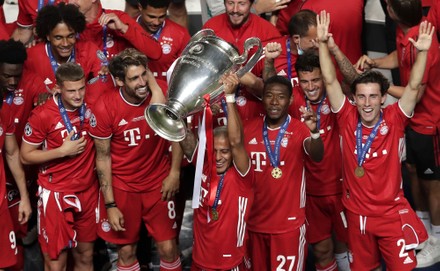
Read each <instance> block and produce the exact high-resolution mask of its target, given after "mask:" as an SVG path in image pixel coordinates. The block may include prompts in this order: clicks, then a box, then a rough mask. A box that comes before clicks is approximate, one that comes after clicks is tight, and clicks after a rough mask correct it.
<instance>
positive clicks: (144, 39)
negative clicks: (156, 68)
mask: <svg viewBox="0 0 440 271" xmlns="http://www.w3.org/2000/svg"><path fill="white" fill-rule="evenodd" d="M112 12H114V13H115V14H116V15H117V16H118V17H119V19H121V21H122V22H123V23H124V24H127V25H128V30H127V32H126V33H125V34H122V33H120V32H119V31H115V33H117V34H118V35H120V36H121V37H123V38H124V39H126V40H127V41H128V42H130V43H131V44H132V45H133V46H134V47H135V48H136V49H138V50H139V51H141V52H142V53H144V54H145V55H146V56H147V57H148V58H150V59H153V60H158V59H159V58H160V57H161V56H162V47H161V46H160V44H159V43H158V42H157V41H156V40H155V39H154V38H152V37H151V36H150V35H149V34H148V33H147V32H145V30H144V29H143V28H142V27H141V26H140V25H139V24H138V23H137V22H136V21H135V20H134V19H133V18H131V17H130V16H129V15H128V14H126V13H125V12H122V11H116V10H113V11H112Z"/></svg>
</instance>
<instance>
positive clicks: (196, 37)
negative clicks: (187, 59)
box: [180, 28, 215, 56]
mask: <svg viewBox="0 0 440 271" xmlns="http://www.w3.org/2000/svg"><path fill="white" fill-rule="evenodd" d="M209 36H215V32H214V30H212V29H208V28H207V29H202V30H200V31H198V32H197V33H195V34H194V35H193V36H192V37H191V39H190V40H189V41H188V43H187V45H186V46H185V49H183V51H182V53H181V54H180V55H181V56H183V55H185V54H188V51H189V48H190V47H192V45H193V44H194V43H195V42H198V41H200V40H201V39H202V38H204V37H209Z"/></svg>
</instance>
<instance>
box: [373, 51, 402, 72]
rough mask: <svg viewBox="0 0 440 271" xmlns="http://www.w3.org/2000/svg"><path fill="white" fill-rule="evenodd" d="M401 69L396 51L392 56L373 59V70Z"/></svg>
mask: <svg viewBox="0 0 440 271" xmlns="http://www.w3.org/2000/svg"><path fill="white" fill-rule="evenodd" d="M398 67H399V61H398V58H397V51H396V50H394V51H393V52H391V53H390V54H388V55H386V56H384V57H380V58H376V59H373V66H372V68H379V69H395V68H398Z"/></svg>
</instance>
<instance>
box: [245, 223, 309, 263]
mask: <svg viewBox="0 0 440 271" xmlns="http://www.w3.org/2000/svg"><path fill="white" fill-rule="evenodd" d="M248 253H249V255H250V260H251V269H252V270H254V271H260V270H261V271H267V270H305V260H306V257H307V243H306V226H305V225H302V226H301V227H299V228H298V229H295V230H294V231H291V232H287V233H282V234H269V233H258V232H251V231H249V242H248Z"/></svg>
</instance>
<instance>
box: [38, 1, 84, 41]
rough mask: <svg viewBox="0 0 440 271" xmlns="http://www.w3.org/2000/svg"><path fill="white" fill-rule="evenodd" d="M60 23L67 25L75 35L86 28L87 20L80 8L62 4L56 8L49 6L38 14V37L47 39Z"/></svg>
mask: <svg viewBox="0 0 440 271" xmlns="http://www.w3.org/2000/svg"><path fill="white" fill-rule="evenodd" d="M59 23H65V24H66V25H67V26H68V27H69V28H71V29H73V31H75V33H81V32H83V31H84V29H85V28H86V18H85V17H84V14H82V13H81V12H80V11H79V9H78V7H76V6H75V5H72V4H66V3H64V2H61V3H59V4H58V5H56V6H54V5H47V6H45V7H43V8H42V9H41V10H40V11H39V12H38V15H37V20H36V26H35V28H36V31H37V35H38V37H40V38H46V36H47V35H49V34H50V32H51V31H52V30H53V29H54V28H55V27H56V26H57V25H58V24H59Z"/></svg>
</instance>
